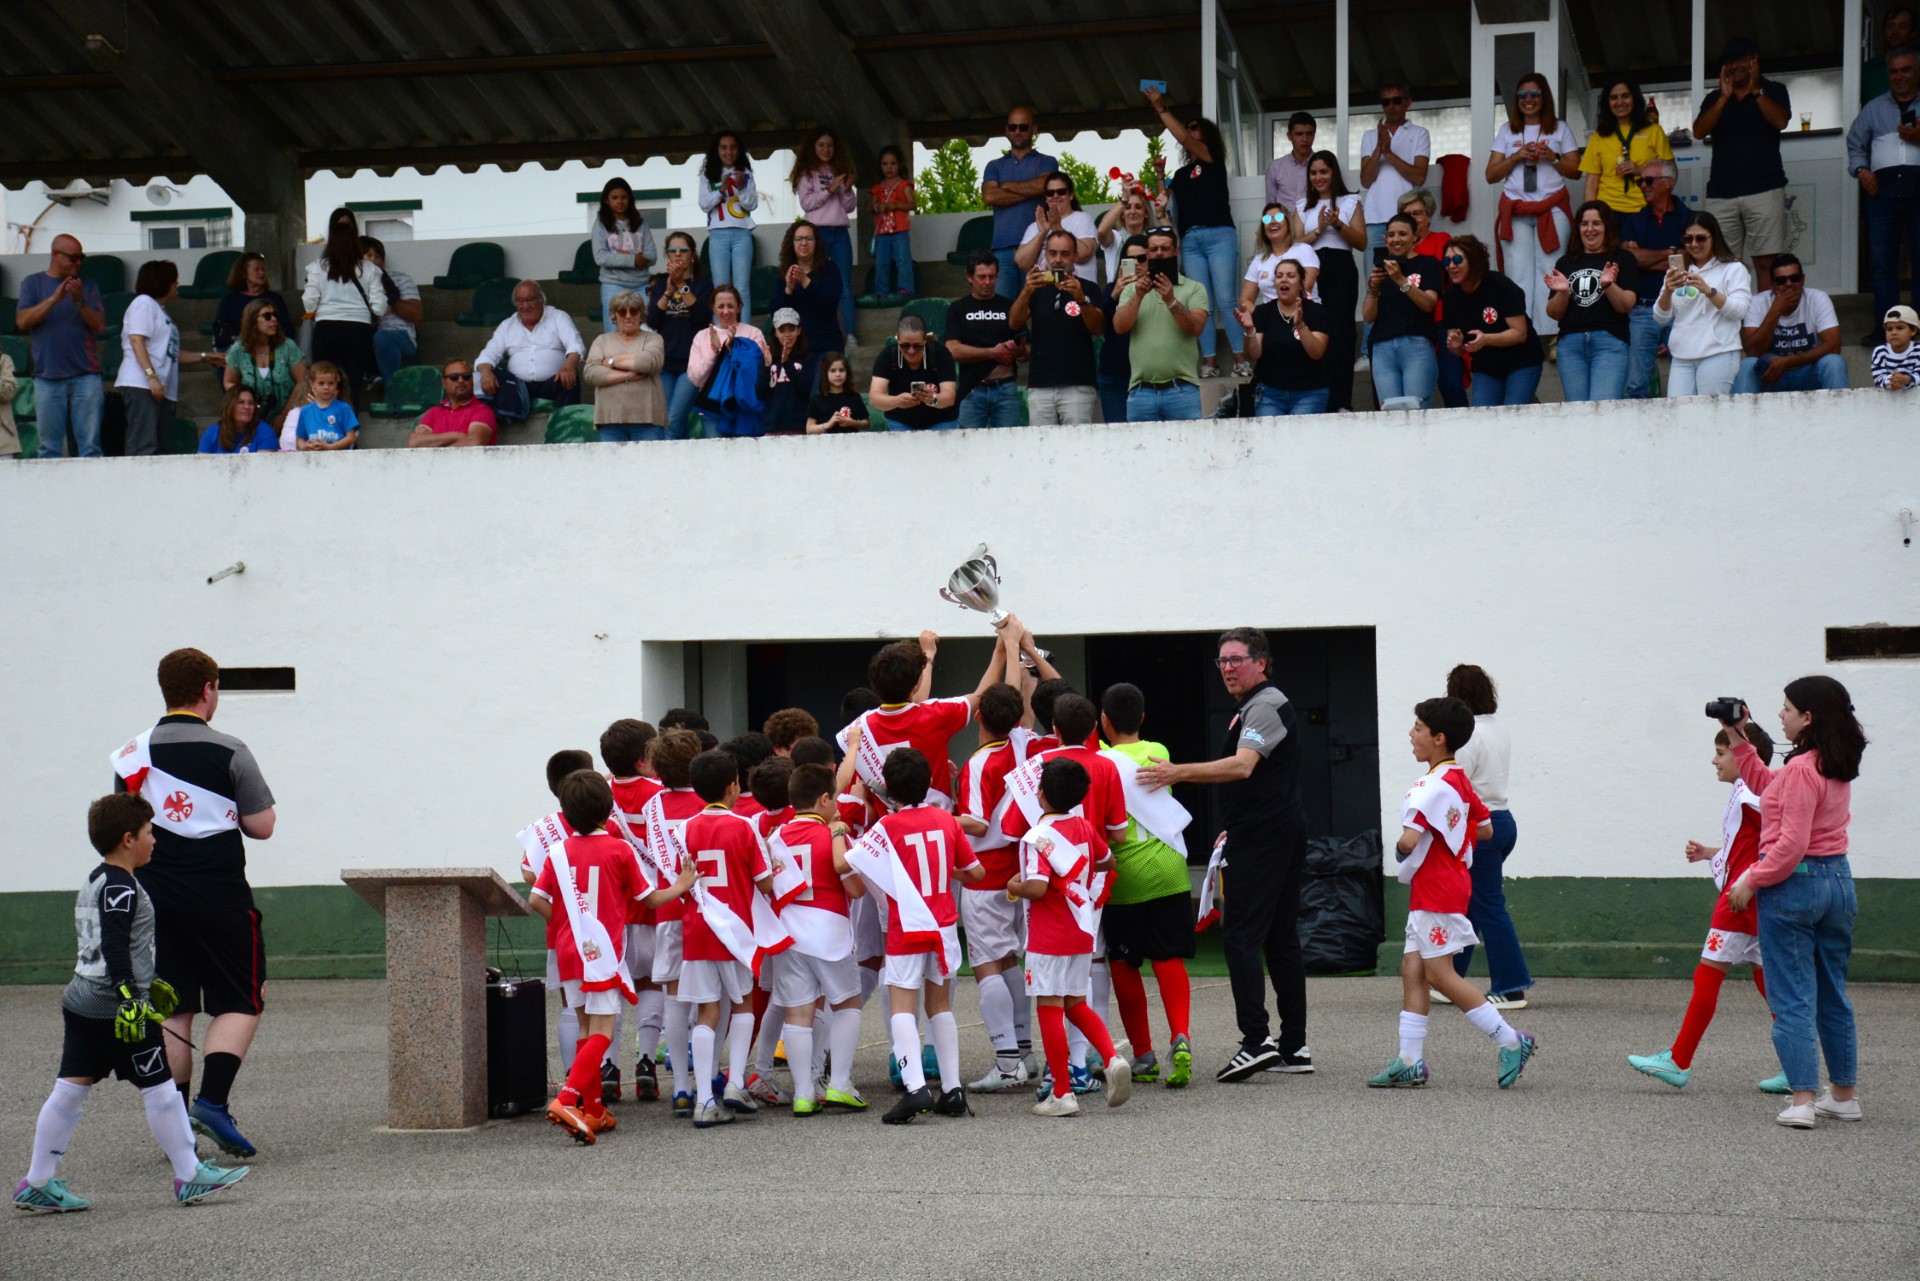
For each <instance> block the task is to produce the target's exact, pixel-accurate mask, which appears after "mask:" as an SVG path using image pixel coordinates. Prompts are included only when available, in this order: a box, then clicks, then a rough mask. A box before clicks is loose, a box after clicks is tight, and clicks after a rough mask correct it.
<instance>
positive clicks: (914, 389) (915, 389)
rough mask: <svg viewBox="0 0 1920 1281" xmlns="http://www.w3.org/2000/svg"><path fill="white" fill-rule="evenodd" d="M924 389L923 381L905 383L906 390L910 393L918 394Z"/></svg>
mask: <svg viewBox="0 0 1920 1281" xmlns="http://www.w3.org/2000/svg"><path fill="white" fill-rule="evenodd" d="M926 389H927V385H926V384H925V383H908V384H907V391H908V393H909V394H910V395H914V396H918V395H919V394H920V393H921V392H923V391H925V390H926Z"/></svg>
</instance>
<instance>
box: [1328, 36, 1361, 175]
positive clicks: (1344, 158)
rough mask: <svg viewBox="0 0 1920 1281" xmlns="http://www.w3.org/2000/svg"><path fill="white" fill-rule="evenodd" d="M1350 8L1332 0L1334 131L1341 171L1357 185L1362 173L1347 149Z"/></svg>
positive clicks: (1335, 148)
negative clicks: (1337, 141) (1357, 169)
mask: <svg viewBox="0 0 1920 1281" xmlns="http://www.w3.org/2000/svg"><path fill="white" fill-rule="evenodd" d="M1350 10H1351V4H1350V0H1333V103H1334V106H1333V122H1334V123H1333V132H1334V136H1335V137H1337V138H1338V139H1339V144H1338V145H1337V146H1335V147H1334V148H1333V154H1334V155H1336V156H1338V157H1340V171H1341V172H1342V173H1344V174H1346V175H1347V179H1348V181H1349V182H1351V183H1352V184H1353V186H1354V187H1355V188H1356V189H1357V188H1358V187H1359V185H1360V175H1359V174H1358V173H1357V172H1355V171H1354V168H1353V164H1352V156H1351V155H1350V154H1349V152H1348V149H1347V98H1348V96H1349V94H1350V88H1349V84H1348V73H1349V72H1350V70H1351V64H1350V60H1349V59H1350V54H1349V46H1348V41H1347V34H1348V31H1347V29H1348V25H1349V22H1350V20H1351V17H1352V15H1351V12H1350Z"/></svg>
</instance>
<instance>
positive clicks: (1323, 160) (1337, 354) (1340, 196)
mask: <svg viewBox="0 0 1920 1281" xmlns="http://www.w3.org/2000/svg"><path fill="white" fill-rule="evenodd" d="M1300 221H1301V222H1302V223H1303V224H1304V225H1305V229H1304V230H1303V231H1302V233H1301V237H1302V239H1305V240H1306V241H1307V243H1308V244H1310V245H1311V246H1312V247H1313V249H1314V251H1315V252H1316V253H1317V254H1318V255H1319V258H1320V279H1319V286H1318V288H1319V293H1320V305H1321V306H1323V307H1325V308H1326V309H1327V323H1329V324H1330V325H1332V326H1333V333H1332V335H1331V337H1332V341H1331V342H1329V343H1328V344H1327V354H1326V369H1327V412H1328V413H1330V414H1337V413H1341V412H1343V411H1345V410H1349V409H1352V408H1353V339H1354V333H1353V323H1354V321H1353V318H1354V315H1355V313H1357V312H1358V311H1359V309H1360V270H1359V268H1357V267H1355V266H1354V263H1353V251H1354V250H1356V249H1365V248H1366V247H1367V223H1366V215H1365V212H1364V210H1363V209H1362V207H1361V197H1360V196H1359V195H1358V194H1349V193H1348V191H1347V182H1346V179H1344V178H1342V177H1341V176H1340V161H1339V160H1338V159H1337V158H1335V156H1334V154H1333V153H1332V152H1331V151H1316V152H1314V153H1313V159H1311V160H1309V161H1307V198H1306V199H1305V200H1303V201H1301V202H1300Z"/></svg>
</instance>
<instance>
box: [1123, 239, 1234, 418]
mask: <svg viewBox="0 0 1920 1281" xmlns="http://www.w3.org/2000/svg"><path fill="white" fill-rule="evenodd" d="M1179 253H1180V236H1179V233H1177V232H1175V231H1174V229H1173V228H1171V227H1152V228H1149V229H1148V231H1147V256H1146V259H1145V260H1144V261H1143V262H1140V263H1137V264H1135V272H1134V275H1133V278H1132V279H1131V280H1129V281H1128V282H1127V283H1126V284H1124V285H1122V286H1121V287H1120V305H1119V306H1118V307H1116V308H1115V309H1114V313H1113V328H1114V332H1115V333H1122V334H1129V335H1131V338H1130V341H1129V346H1128V348H1127V353H1128V356H1129V357H1130V359H1131V363H1132V366H1133V377H1132V381H1131V382H1130V383H1129V384H1128V387H1127V421H1128V422H1130V423H1162V422H1181V421H1184V420H1187V419H1193V418H1198V417H1200V347H1199V338H1200V333H1201V331H1202V330H1204V329H1205V328H1206V327H1207V326H1208V325H1210V324H1212V323H1213V322H1212V320H1210V319H1209V318H1208V316H1207V305H1208V304H1207V290H1206V286H1204V285H1202V284H1201V283H1200V282H1199V281H1197V280H1182V279H1181V278H1180V259H1179Z"/></svg>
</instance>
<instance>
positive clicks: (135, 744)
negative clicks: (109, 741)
mask: <svg viewBox="0 0 1920 1281" xmlns="http://www.w3.org/2000/svg"><path fill="white" fill-rule="evenodd" d="M139 750H140V740H139V739H137V738H136V739H133V740H131V741H130V742H128V744H127V745H126V746H125V747H123V748H121V749H120V750H119V752H118V753H116V754H117V755H120V756H131V755H133V754H134V753H135V752H137V751H139Z"/></svg>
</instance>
